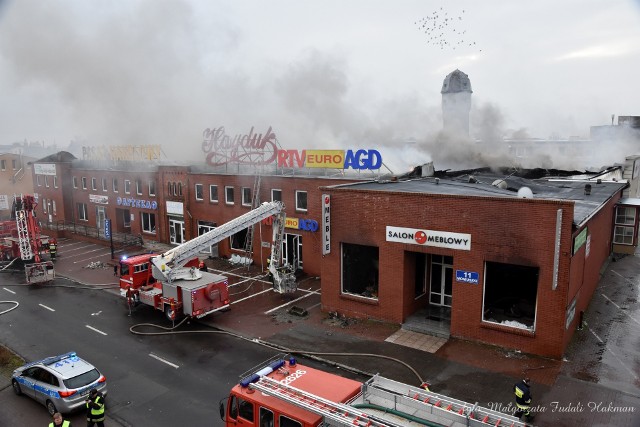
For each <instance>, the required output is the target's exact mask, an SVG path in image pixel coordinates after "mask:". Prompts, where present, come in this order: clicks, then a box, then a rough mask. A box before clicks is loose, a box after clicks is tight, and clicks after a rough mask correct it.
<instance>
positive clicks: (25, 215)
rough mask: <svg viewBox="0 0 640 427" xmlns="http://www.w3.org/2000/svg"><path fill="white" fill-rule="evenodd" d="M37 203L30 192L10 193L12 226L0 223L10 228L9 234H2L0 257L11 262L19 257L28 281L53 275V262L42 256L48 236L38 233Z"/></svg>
mask: <svg viewBox="0 0 640 427" xmlns="http://www.w3.org/2000/svg"><path fill="white" fill-rule="evenodd" d="M37 206H38V202H37V201H36V200H35V198H34V197H33V196H31V195H20V196H18V195H14V196H13V210H12V216H14V217H15V227H13V225H12V226H11V227H9V228H7V227H6V226H5V225H8V224H5V225H3V227H2V229H3V230H4V229H5V228H6V229H8V230H10V231H11V236H4V237H3V238H2V243H1V244H0V251H1V252H2V258H3V260H5V261H11V263H13V261H15V260H17V259H18V258H19V259H20V260H21V261H22V263H23V264H24V269H25V276H26V280H27V283H28V284H33V283H46V282H50V281H51V280H53V279H54V278H55V270H54V268H53V262H52V261H50V260H45V259H44V258H43V253H45V252H47V249H46V246H47V245H48V242H49V238H48V237H47V236H42V235H41V234H40V223H39V221H38V218H37V217H36V207H37ZM7 266H8V265H7Z"/></svg>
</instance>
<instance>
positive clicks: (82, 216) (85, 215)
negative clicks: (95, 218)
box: [78, 203, 89, 221]
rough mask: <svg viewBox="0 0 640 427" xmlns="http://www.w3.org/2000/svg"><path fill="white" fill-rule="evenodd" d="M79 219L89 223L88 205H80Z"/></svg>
mask: <svg viewBox="0 0 640 427" xmlns="http://www.w3.org/2000/svg"><path fill="white" fill-rule="evenodd" d="M78 219H79V220H80V221H89V215H88V213H87V204H86V203H78Z"/></svg>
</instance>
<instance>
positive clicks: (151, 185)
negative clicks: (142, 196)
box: [149, 181, 156, 196]
mask: <svg viewBox="0 0 640 427" xmlns="http://www.w3.org/2000/svg"><path fill="white" fill-rule="evenodd" d="M149 195H150V196H155V195H156V182H155V181H149Z"/></svg>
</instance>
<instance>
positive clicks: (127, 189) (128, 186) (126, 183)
mask: <svg viewBox="0 0 640 427" xmlns="http://www.w3.org/2000/svg"><path fill="white" fill-rule="evenodd" d="M124 192H125V194H129V193H131V181H129V180H128V179H125V180H124Z"/></svg>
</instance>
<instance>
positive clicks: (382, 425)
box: [250, 377, 401, 427]
mask: <svg viewBox="0 0 640 427" xmlns="http://www.w3.org/2000/svg"><path fill="white" fill-rule="evenodd" d="M250 387H253V388H255V389H257V390H260V391H262V392H263V393H266V394H269V395H271V396H276V397H278V398H280V399H282V400H285V401H287V402H289V403H292V404H294V405H296V406H299V407H301V408H303V409H306V410H308V411H310V412H313V413H314V414H318V415H322V416H323V417H324V418H325V420H331V421H334V422H335V423H338V425H342V426H356V427H357V426H361V427H401V425H400V424H394V423H389V422H388V421H382V420H379V419H377V418H376V417H373V416H371V415H369V414H367V413H365V412H362V411H360V410H358V409H356V408H354V407H352V406H349V405H347V404H344V403H336V402H332V401H330V400H327V399H323V398H322V397H319V396H316V395H314V394H311V393H307V392H305V391H303V390H300V389H298V388H295V387H292V386H290V385H285V384H283V383H281V382H280V381H277V380H274V379H271V378H269V377H261V378H260V379H259V380H258V381H257V382H255V383H252V384H251V385H250Z"/></svg>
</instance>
